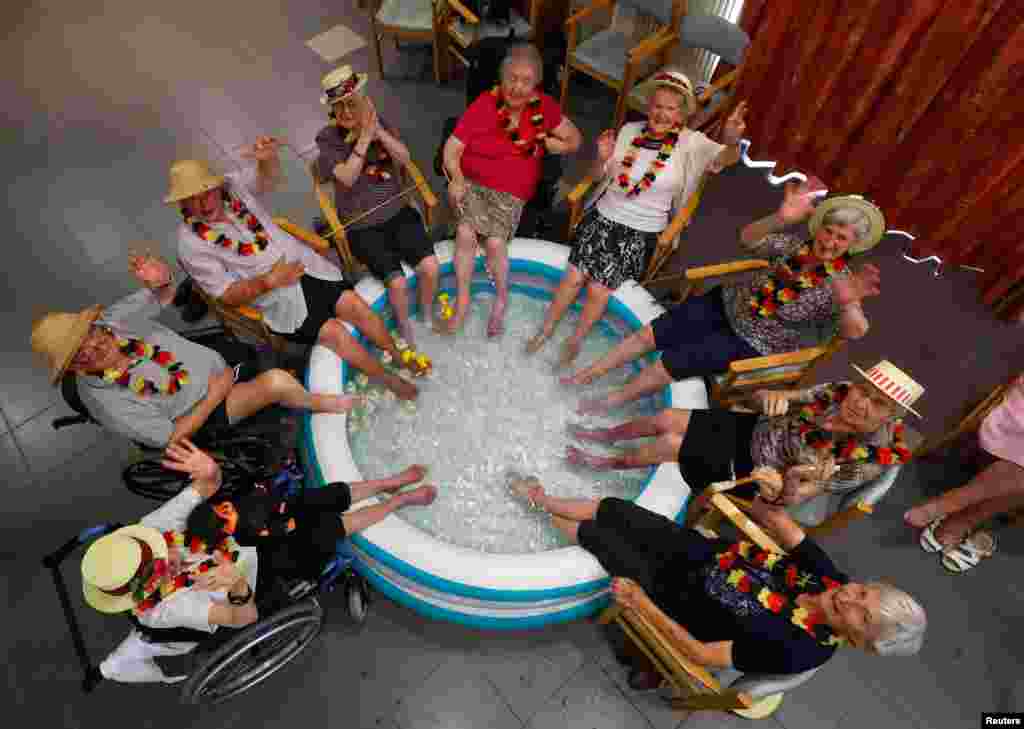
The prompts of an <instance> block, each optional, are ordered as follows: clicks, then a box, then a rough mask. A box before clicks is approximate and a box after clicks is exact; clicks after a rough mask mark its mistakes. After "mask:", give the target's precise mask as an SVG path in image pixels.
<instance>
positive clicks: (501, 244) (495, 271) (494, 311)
mask: <svg viewBox="0 0 1024 729" xmlns="http://www.w3.org/2000/svg"><path fill="white" fill-rule="evenodd" d="M484 248H485V249H486V250H487V267H488V268H489V269H490V271H491V275H492V276H493V277H494V288H495V290H496V291H497V296H496V297H495V298H494V306H493V307H492V308H491V317H490V319H488V321H487V336H489V337H497V336H499V335H501V334H502V333H503V332H504V331H505V307H506V306H507V305H508V242H507V241H504V240H502V239H501V238H488V239H487V240H486V241H484Z"/></svg>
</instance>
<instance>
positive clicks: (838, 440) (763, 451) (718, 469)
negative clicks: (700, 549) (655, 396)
mask: <svg viewBox="0 0 1024 729" xmlns="http://www.w3.org/2000/svg"><path fill="white" fill-rule="evenodd" d="M854 368H855V369H856V370H857V372H858V373H859V374H861V375H863V380H861V381H858V382H836V383H829V384H824V385H817V386H815V387H810V388H807V389H804V390H775V391H773V390H758V391H756V392H754V393H753V394H752V396H751V398H750V400H751V405H753V406H754V407H755V408H756V409H757V410H759V411H760V413H744V412H734V411H732V410H729V409H726V408H712V409H709V410H680V409H669V410H665V411H662V412H661V413H659V414H658V415H656V416H652V417H646V418H640V419H637V420H634V421H631V422H629V423H625V424H623V425H621V426H618V427H614V428H603V429H599V430H585V429H577V430H576V431H575V435H576V436H577V437H578V438H580V439H582V440H589V441H592V442H602V443H614V442H618V441H624V440H632V439H634V438H646V437H652V436H653V437H654V438H655V440H654V441H652V442H650V443H648V444H647V445H644V446H643V447H641V448H638V449H635V450H628V451H625V452H623V453H621V454H618V455H614V456H597V455H592V454H588V453H585V452H583V451H581V450H579V449H577V448H574V447H570V448H569V458H570V460H571V461H573V462H575V463H579V464H584V465H589V466H591V467H595V468H601V469H604V468H641V467H646V466H649V465H652V464H655V463H670V462H673V461H678V463H679V470H680V472H681V473H682V476H683V479H684V480H685V481H686V483H687V485H688V486H689V487H690V489H692V491H693V493H694V494H695V495H696V494H699V493H701V492H702V491H703V490H704V489H705V488H706V487H707V486H708V485H710V484H712V483H715V482H721V481H729V480H731V479H733V477H734V475H735V477H745V476H747V475H749V474H750V473H751V472H752V471H753V470H754V469H758V468H769V469H773V470H774V471H775V472H777V475H778V476H779V477H780V478H781V481H782V483H783V484H784V488H783V489H782V492H781V494H780V495H779V498H778V504H776V506H793V505H796V504H799V503H802V502H804V501H807V500H808V499H811V498H814V497H815V496H818V495H819V494H821V493H824V492H829V493H848V492H850V491H852V490H854V489H856V488H859V487H860V486H863V485H864V484H866V483H868V482H869V481H872V480H874V479H876V478H878V477H879V476H880V475H882V473H883V472H884V471H885V470H886V469H888V468H890V467H892V466H894V465H898V464H901V463H906V462H907V461H908V460H910V457H911V453H912V451H913V444H910V443H908V442H907V440H906V437H905V427H904V425H903V421H902V416H903V415H904V414H905V413H906V412H911V413H913V414H914V415H917V412H916V411H915V410H914V409H913V405H914V403H915V402H916V401H917V400H918V398H920V396H921V395H922V394H923V392H924V388H923V387H922V386H921V385H919V384H918V383H917V382H915V381H914V380H913V379H911V378H910V377H909V376H908V375H907V374H906V373H905V372H903V371H902V370H900V369H899V368H897V367H895V366H894V365H893V364H892V363H890V362H888V361H885V360H883V361H882V362H879V363H878V364H876V365H875V366H874V367H871V368H870V369H868V370H866V371H865V370H861V369H860V368H859V367H857V366H856V365H854ZM832 464H834V466H835V468H834V469H831V468H828V467H826V466H828V465H832ZM756 490H757V486H756V485H754V484H749V485H743V486H738V487H736V489H734V490H733V491H732V492H731V493H734V494H736V495H738V496H743V497H750V496H752V495H753V493H754V492H755V491H756Z"/></svg>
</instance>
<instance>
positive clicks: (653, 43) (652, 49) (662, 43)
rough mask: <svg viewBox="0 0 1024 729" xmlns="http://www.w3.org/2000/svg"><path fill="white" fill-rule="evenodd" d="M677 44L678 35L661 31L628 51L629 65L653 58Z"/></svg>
mask: <svg viewBox="0 0 1024 729" xmlns="http://www.w3.org/2000/svg"><path fill="white" fill-rule="evenodd" d="M678 42H679V34H678V33H676V32H675V31H672V30H667V29H663V30H660V31H658V32H657V33H655V34H654V35H652V36H648V37H647V38H644V39H643V40H642V41H641V42H640V43H638V44H637V45H635V46H633V47H632V48H630V49H629V52H628V53H627V55H628V56H629V63H635V62H637V61H641V60H643V59H645V58H649V57H651V56H655V55H657V54H659V53H661V52H662V51H663V50H665V49H666V48H668V47H669V46H671V45H674V44H676V43H678Z"/></svg>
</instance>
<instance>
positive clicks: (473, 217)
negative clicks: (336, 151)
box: [443, 45, 582, 337]
mask: <svg viewBox="0 0 1024 729" xmlns="http://www.w3.org/2000/svg"><path fill="white" fill-rule="evenodd" d="M543 69H544V65H543V60H542V59H541V56H540V53H539V52H538V51H537V49H536V48H534V47H533V46H531V45H521V46H516V47H514V48H511V49H510V50H509V52H508V55H507V56H506V57H505V60H504V61H502V64H501V84H500V85H498V86H496V87H495V88H494V89H493V90H491V91H488V92H486V93H483V94H481V95H480V96H479V98H477V100H476V101H474V102H473V103H472V104H470V106H469V108H468V109H466V112H465V113H464V114H463V115H462V118H460V119H459V123H458V125H457V126H456V127H455V132H454V133H453V134H452V136H451V137H449V138H448V141H447V142H445V145H444V153H443V155H444V168H445V171H446V172H447V175H448V177H449V179H450V180H451V182H450V183H449V186H448V197H449V200H450V202H451V204H452V208H453V209H454V210H456V211H458V215H459V225H458V229H457V231H456V235H455V278H456V284H457V289H458V292H457V298H456V306H455V316H454V317H452V319H451V320H449V322H448V323H449V330H450V331H452V332H454V331H457V330H458V329H459V328H460V327H461V326H462V322H463V320H464V319H465V317H466V313H467V312H468V311H469V301H470V298H469V295H470V281H471V279H472V277H473V265H474V261H475V260H476V249H477V245H478V243H479V241H480V239H483V245H484V249H485V250H486V252H487V268H488V270H489V271H490V272H491V275H492V276H493V277H494V286H495V289H496V290H497V297H496V299H495V302H494V307H493V308H492V309H491V316H490V319H489V321H488V323H487V335H488V336H491V337H493V336H497V335H499V334H501V333H502V332H503V331H504V321H505V307H506V305H507V303H508V269H509V263H508V247H507V246H508V240H509V239H510V238H511V237H512V235H513V234H514V233H515V231H516V228H517V227H518V225H519V218H520V216H521V215H522V212H523V207H524V206H525V205H526V203H527V201H528V200H529V199H530V198H532V197H533V195H534V192H536V189H537V183H538V182H539V181H540V177H541V158H542V157H543V156H544V154H546V153H547V154H571V153H573V152H575V151H576V150H577V149H579V146H580V143H581V142H582V137H581V136H580V132H579V130H578V129H577V128H576V127H575V125H574V124H573V123H572V122H571V121H569V119H568V118H567V117H564V116H562V112H561V110H560V109H559V108H558V102H556V101H555V100H554V99H552V98H551V97H550V96H548V95H547V94H544V93H542V92H541V91H540V90H539V89H540V84H541V81H542V80H543Z"/></svg>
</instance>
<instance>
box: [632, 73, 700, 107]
mask: <svg viewBox="0 0 1024 729" xmlns="http://www.w3.org/2000/svg"><path fill="white" fill-rule="evenodd" d="M659 88H666V89H672V90H673V91H675V92H678V93H680V94H682V95H683V98H684V99H686V113H687V115H690V114H693V113H694V112H696V111H697V96H696V94H695V93H694V91H693V82H691V81H690V79H689V78H688V77H687V75H686V74H685V73H681V72H679V71H658V72H657V73H656V74H654V75H653V76H651V77H650V78H649V79H647V80H646V81H644V82H643V83H642V84H640V88H639V89H637V91H638V92H639V93H640V94H642V95H643V97H644V98H645V99H650V98H651V95H652V94H653V93H654V92H655V90H656V89H659Z"/></svg>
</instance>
